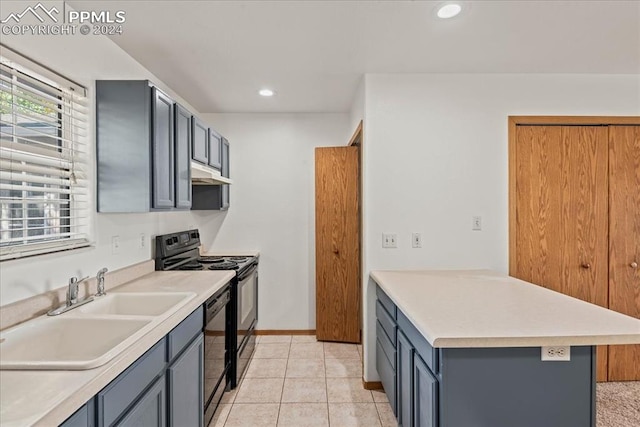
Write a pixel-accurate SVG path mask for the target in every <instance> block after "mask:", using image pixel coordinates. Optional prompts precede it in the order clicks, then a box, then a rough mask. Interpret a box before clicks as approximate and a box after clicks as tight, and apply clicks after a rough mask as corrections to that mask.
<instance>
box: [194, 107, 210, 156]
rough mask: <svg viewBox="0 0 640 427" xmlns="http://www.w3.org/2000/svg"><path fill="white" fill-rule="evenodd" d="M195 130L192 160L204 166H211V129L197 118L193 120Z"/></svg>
mask: <svg viewBox="0 0 640 427" xmlns="http://www.w3.org/2000/svg"><path fill="white" fill-rule="evenodd" d="M191 123H192V129H193V143H192V154H191V156H192V158H193V160H195V161H196V162H200V163H202V164H203V165H206V164H209V128H208V127H207V125H205V124H204V123H203V122H201V121H200V119H198V118H197V117H195V116H194V117H193V119H192V120H191Z"/></svg>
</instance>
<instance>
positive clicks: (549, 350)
mask: <svg viewBox="0 0 640 427" xmlns="http://www.w3.org/2000/svg"><path fill="white" fill-rule="evenodd" d="M541 360H542V361H558V362H568V361H570V360H571V347H569V346H568V345H556V346H552V347H541Z"/></svg>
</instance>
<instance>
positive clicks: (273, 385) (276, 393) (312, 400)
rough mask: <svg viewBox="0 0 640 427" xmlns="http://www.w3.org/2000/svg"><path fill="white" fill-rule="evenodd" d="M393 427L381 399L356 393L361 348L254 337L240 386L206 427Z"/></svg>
mask: <svg viewBox="0 0 640 427" xmlns="http://www.w3.org/2000/svg"><path fill="white" fill-rule="evenodd" d="M223 426H224V427H237V426H247V427H260V426H272V427H276V426H295V427H315V426H318V427H329V426H330V427H351V426H363V427H376V426H378V427H391V426H393V427H396V426H397V424H396V420H395V417H394V415H393V412H392V411H391V406H389V401H388V400H387V396H386V395H385V394H384V392H382V391H381V390H375V391H369V390H365V389H364V388H363V387H362V348H361V346H359V345H355V344H337V343H322V342H318V341H316V338H315V337H314V336H293V337H292V336H288V335H282V336H258V337H257V344H256V351H255V353H254V356H253V360H252V361H251V363H250V365H249V368H248V369H247V371H246V373H245V376H244V378H243V379H242V381H241V383H240V386H239V387H238V388H236V389H235V390H233V391H231V392H227V393H225V395H224V397H223V398H222V403H221V405H220V408H218V411H217V412H216V416H215V417H214V419H213V421H212V422H211V424H209V427H223Z"/></svg>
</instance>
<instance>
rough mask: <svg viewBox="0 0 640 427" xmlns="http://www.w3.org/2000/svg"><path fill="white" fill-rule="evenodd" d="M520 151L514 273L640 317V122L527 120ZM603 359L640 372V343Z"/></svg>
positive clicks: (518, 134)
mask: <svg viewBox="0 0 640 427" xmlns="http://www.w3.org/2000/svg"><path fill="white" fill-rule="evenodd" d="M513 131H514V129H513V128H512V130H511V132H513ZM510 150H514V153H511V168H512V172H511V180H512V181H515V183H514V182H512V183H511V201H510V203H511V205H512V206H511V217H512V218H511V229H510V233H512V234H514V235H513V236H512V237H511V240H510V274H511V275H512V276H515V277H518V278H521V279H523V280H526V281H529V282H532V283H535V284H538V285H541V286H544V287H547V288H549V289H552V290H554V291H557V292H561V293H564V294H567V295H570V296H572V297H575V298H579V299H582V300H584V301H588V302H591V303H593V304H597V305H600V306H603V307H608V308H610V309H612V310H615V311H619V312H621V313H624V314H627V315H630V316H633V317H637V318H640V271H639V270H640V269H639V268H638V266H637V263H639V262H640V259H639V258H640V126H606V125H584V126H583V125H575V126H573V125H571V126H564V125H518V126H517V127H516V128H515V136H513V135H512V145H511V148H510ZM514 184H515V186H514ZM597 360H598V362H597V363H598V365H597V379H598V381H607V380H609V381H615V380H638V379H640V346H631V345H627V346H610V347H609V348H607V347H606V346H600V347H598V354H597Z"/></svg>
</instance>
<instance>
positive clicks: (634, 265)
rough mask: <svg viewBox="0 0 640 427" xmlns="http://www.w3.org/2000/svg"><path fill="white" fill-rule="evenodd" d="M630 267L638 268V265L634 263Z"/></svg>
mask: <svg viewBox="0 0 640 427" xmlns="http://www.w3.org/2000/svg"><path fill="white" fill-rule="evenodd" d="M629 267H631V268H638V263H637V262H635V261H633V262H632V263H631V264H629Z"/></svg>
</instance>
